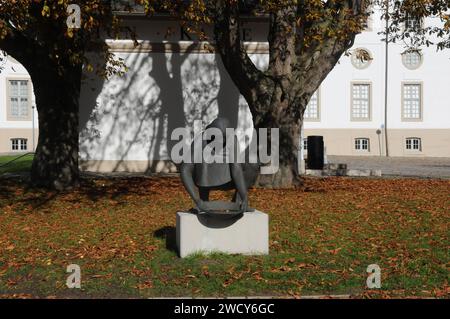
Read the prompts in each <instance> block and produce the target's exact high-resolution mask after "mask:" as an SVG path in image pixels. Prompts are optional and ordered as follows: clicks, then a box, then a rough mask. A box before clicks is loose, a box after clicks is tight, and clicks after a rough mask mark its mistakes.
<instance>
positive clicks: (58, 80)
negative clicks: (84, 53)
mask: <svg viewBox="0 0 450 319" xmlns="http://www.w3.org/2000/svg"><path fill="white" fill-rule="evenodd" d="M61 72H62V74H61ZM32 73H34V74H32V78H33V84H34V88H35V96H36V106H37V111H38V114H39V140H38V145H37V148H36V153H35V156H34V159H33V164H32V168H31V184H32V185H33V186H40V187H47V188H53V189H57V190H62V189H67V188H70V187H72V186H75V185H77V183H78V177H79V170H78V109H79V102H78V99H79V95H80V82H81V66H80V65H78V66H76V67H72V66H68V67H65V68H63V71H60V73H59V74H58V73H57V72H55V69H54V68H46V67H45V66H43V67H39V66H37V67H35V68H34V69H33V70H32Z"/></svg>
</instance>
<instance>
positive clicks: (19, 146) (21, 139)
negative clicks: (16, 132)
mask: <svg viewBox="0 0 450 319" xmlns="http://www.w3.org/2000/svg"><path fill="white" fill-rule="evenodd" d="M10 141H11V151H12V152H25V151H28V139H27V138H24V137H13V138H11V139H10ZM14 142H17V149H14V144H15V143H14ZM24 145H25V146H26V147H25V149H23V146H24Z"/></svg>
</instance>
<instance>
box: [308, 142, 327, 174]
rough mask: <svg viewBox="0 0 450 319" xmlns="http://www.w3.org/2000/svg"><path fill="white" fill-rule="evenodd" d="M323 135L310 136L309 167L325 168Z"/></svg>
mask: <svg viewBox="0 0 450 319" xmlns="http://www.w3.org/2000/svg"><path fill="white" fill-rule="evenodd" d="M323 151H324V147H323V136H315V135H313V136H308V159H307V168H309V169H323V164H324V163H323Z"/></svg>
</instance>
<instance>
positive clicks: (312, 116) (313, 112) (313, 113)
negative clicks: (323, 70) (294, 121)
mask: <svg viewBox="0 0 450 319" xmlns="http://www.w3.org/2000/svg"><path fill="white" fill-rule="evenodd" d="M319 114H320V113H319V92H318V90H317V91H316V92H314V94H313V95H312V96H311V99H310V100H309V103H308V105H307V106H306V110H305V114H304V118H305V120H319V118H320V117H319Z"/></svg>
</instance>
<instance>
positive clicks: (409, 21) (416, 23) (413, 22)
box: [405, 16, 422, 31]
mask: <svg viewBox="0 0 450 319" xmlns="http://www.w3.org/2000/svg"><path fill="white" fill-rule="evenodd" d="M421 28H422V21H421V19H420V18H417V17H412V16H406V18H405V30H406V31H418V30H420V29H421Z"/></svg>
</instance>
